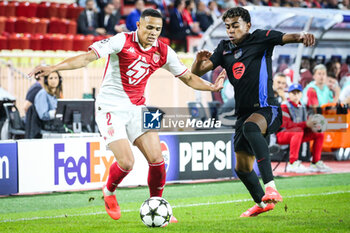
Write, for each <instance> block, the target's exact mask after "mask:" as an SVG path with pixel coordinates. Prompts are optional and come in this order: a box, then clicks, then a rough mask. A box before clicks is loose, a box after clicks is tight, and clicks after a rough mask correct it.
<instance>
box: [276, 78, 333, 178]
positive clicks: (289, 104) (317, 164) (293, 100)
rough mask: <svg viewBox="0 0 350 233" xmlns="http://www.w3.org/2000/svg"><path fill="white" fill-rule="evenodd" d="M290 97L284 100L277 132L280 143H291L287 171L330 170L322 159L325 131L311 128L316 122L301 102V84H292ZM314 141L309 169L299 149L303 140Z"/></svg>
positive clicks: (289, 90)
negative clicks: (316, 130)
mask: <svg viewBox="0 0 350 233" xmlns="http://www.w3.org/2000/svg"><path fill="white" fill-rule="evenodd" d="M288 93H289V98H288V100H287V101H285V102H283V104H282V105H281V108H282V117H283V120H282V125H281V131H279V132H278V133H277V134H276V137H277V143H278V144H282V145H283V144H288V145H289V163H288V165H287V168H286V169H287V172H296V173H304V172H307V171H310V172H330V171H331V169H330V168H329V167H328V166H327V165H325V164H324V163H323V162H322V161H321V152H322V145H323V139H324V133H315V132H313V131H312V130H311V128H312V127H313V125H314V124H315V123H314V122H313V121H312V120H311V118H309V119H308V120H307V113H306V108H305V106H304V105H303V104H302V103H301V102H300V100H301V97H302V87H301V85H300V84H292V85H291V86H290V87H289V89H288ZM309 141H313V142H314V143H313V150H312V163H311V165H310V168H309V169H307V168H306V167H305V166H303V165H302V164H301V161H299V160H298V158H299V150H300V146H301V144H302V142H309Z"/></svg>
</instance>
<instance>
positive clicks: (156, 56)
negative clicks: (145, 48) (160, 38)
mask: <svg viewBox="0 0 350 233" xmlns="http://www.w3.org/2000/svg"><path fill="white" fill-rule="evenodd" d="M159 60H160V53H158V52H155V53H154V54H153V61H154V63H158V62H159Z"/></svg>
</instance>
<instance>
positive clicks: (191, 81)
mask: <svg viewBox="0 0 350 233" xmlns="http://www.w3.org/2000/svg"><path fill="white" fill-rule="evenodd" d="M225 76H226V71H225V70H223V72H221V73H220V74H219V76H218V78H217V79H216V80H215V83H214V84H213V83H211V82H208V81H206V80H204V79H202V78H200V77H198V76H197V75H195V74H193V73H191V72H187V73H185V74H184V75H183V76H181V77H179V78H180V80H181V81H182V82H184V83H185V84H186V85H187V86H189V87H192V88H193V89H196V90H200V91H220V90H221V89H222V88H223V87H224V86H223V84H224V79H225Z"/></svg>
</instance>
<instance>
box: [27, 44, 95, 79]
mask: <svg viewBox="0 0 350 233" xmlns="http://www.w3.org/2000/svg"><path fill="white" fill-rule="evenodd" d="M96 59H97V56H96V54H95V52H94V51H92V50H91V51H89V52H86V53H83V54H81V55H77V56H74V57H70V58H67V59H65V60H63V61H62V62H60V63H58V64H57V65H52V66H37V67H35V68H34V69H33V70H32V71H31V72H30V73H29V74H28V75H29V77H31V76H34V75H35V76H36V77H44V76H48V75H49V74H50V73H51V72H54V71H60V70H74V69H78V68H81V67H84V66H86V65H87V64H89V63H90V62H92V61H94V60H96Z"/></svg>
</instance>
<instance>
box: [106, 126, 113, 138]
mask: <svg viewBox="0 0 350 233" xmlns="http://www.w3.org/2000/svg"><path fill="white" fill-rule="evenodd" d="M107 131H108V135H109V136H110V137H113V135H114V128H113V127H110V128H108V130H107Z"/></svg>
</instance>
